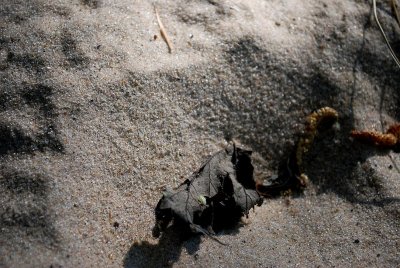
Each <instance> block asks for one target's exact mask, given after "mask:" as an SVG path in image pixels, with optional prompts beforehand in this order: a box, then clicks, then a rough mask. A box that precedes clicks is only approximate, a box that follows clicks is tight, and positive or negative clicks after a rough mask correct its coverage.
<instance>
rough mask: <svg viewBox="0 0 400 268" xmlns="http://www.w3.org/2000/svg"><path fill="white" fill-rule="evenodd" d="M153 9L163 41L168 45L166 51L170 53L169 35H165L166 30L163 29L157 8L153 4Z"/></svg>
mask: <svg viewBox="0 0 400 268" xmlns="http://www.w3.org/2000/svg"><path fill="white" fill-rule="evenodd" d="M154 11H155V12H156V17H157V22H158V26H159V27H160V33H161V36H162V38H163V39H164V41H165V42H166V43H167V46H168V52H169V53H172V43H171V41H170V40H169V37H168V35H167V32H166V31H165V28H164V25H163V24H162V22H161V19H160V16H159V15H158V11H157V8H156V7H155V6H154Z"/></svg>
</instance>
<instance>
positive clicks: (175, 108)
mask: <svg viewBox="0 0 400 268" xmlns="http://www.w3.org/2000/svg"><path fill="white" fill-rule="evenodd" d="M154 3H155V4H156V5H157V8H158V12H159V14H160V19H161V20H162V22H163V24H164V26H165V29H166V31H167V32H168V34H169V37H170V39H171V41H172V43H173V45H174V50H173V53H171V54H170V53H168V48H167V46H166V44H165V42H164V41H163V39H162V38H161V35H160V32H159V26H158V24H157V19H156V16H155V13H154V7H153V2H151V1H135V0H131V1H126V0H121V1H111V0H80V1H78V0H73V1H60V0H56V1H42V0H24V1H22V0H3V1H2V4H1V5H0V79H1V82H0V204H1V206H0V267H96V266H98V267H151V266H154V267H157V266H170V265H173V266H176V267H188V266H191V267H193V266H197V267H208V266H209V267H270V266H279V267H286V266H295V265H299V266H300V267H304V266H318V265H321V266H339V267H346V266H379V267H389V266H391V267H394V266H399V265H400V253H399V248H400V170H399V167H400V155H399V153H397V152H394V151H391V150H379V149H375V148H372V147H370V146H366V145H363V144H360V143H357V142H353V141H352V140H351V139H350V138H349V133H350V131H351V130H352V129H372V130H377V131H381V130H386V129H387V127H388V126H389V125H390V124H392V123H394V122H396V121H399V120H400V109H399V107H400V106H399V105H400V91H399V90H400V88H399V85H400V70H399V69H397V68H396V65H395V64H394V62H393V60H392V58H391V57H390V55H389V53H388V51H387V48H386V45H385V43H384V42H383V40H382V37H381V35H380V33H379V31H378V29H377V27H376V24H375V22H374V20H373V17H372V10H371V3H369V2H368V1H328V0H319V1H300V0H288V1H273V0H272V1H261V0H255V1H244V0H243V1H240V0H237V1H236V0H235V1H224V0H221V1H213V0H208V1H207V0H191V1H180V0H177V1H158V2H154ZM378 14H379V16H380V19H381V21H382V24H383V25H384V28H385V30H386V31H387V34H388V37H389V39H390V42H391V43H392V44H394V48H395V51H396V52H397V53H398V54H400V50H399V47H400V46H399V40H400V39H399V38H400V29H399V27H398V25H397V24H396V21H395V20H394V18H393V16H392V12H391V10H390V7H389V6H388V5H387V4H386V2H385V4H379V3H378ZM323 106H330V107H333V108H335V109H336V110H337V111H338V112H339V115H340V118H339V123H340V129H336V130H328V131H325V132H323V133H320V135H319V136H318V137H317V139H316V140H315V142H314V146H313V147H312V149H311V150H310V152H309V153H308V154H307V155H306V157H305V171H306V173H307V174H308V176H309V178H310V184H309V186H308V187H307V189H306V190H305V192H304V194H303V195H300V196H298V197H282V198H277V199H270V200H268V199H267V200H265V201H264V204H263V205H262V206H261V207H256V209H255V210H254V211H252V212H251V213H250V216H249V218H248V219H243V222H242V223H240V224H239V225H238V226H237V227H235V228H233V229H230V230H226V231H224V232H221V233H219V234H218V235H217V237H218V239H219V240H221V241H222V242H224V243H227V244H228V245H227V246H222V245H220V244H219V243H216V242H215V241H214V240H212V239H210V238H208V237H205V236H194V237H190V238H189V239H183V238H181V237H180V235H179V230H174V229H173V228H171V229H169V230H168V232H167V233H166V234H165V235H164V236H163V237H162V238H161V239H160V240H158V239H155V238H153V237H152V228H153V226H154V221H155V220H154V213H153V211H154V208H155V206H156V204H157V201H158V200H159V198H160V197H161V194H162V190H163V189H164V187H165V186H171V187H176V186H178V185H179V184H180V183H181V182H182V181H183V180H184V178H186V177H188V176H189V175H190V174H191V173H192V172H193V171H195V170H196V169H197V168H198V167H200V165H201V163H202V162H203V161H204V159H206V158H207V157H208V156H210V155H211V154H214V153H215V152H216V151H218V150H220V149H221V148H224V147H225V146H226V145H227V144H228V141H230V140H232V139H236V140H238V141H240V142H241V143H242V144H243V145H244V146H246V147H248V148H251V149H252V150H253V151H254V155H255V157H256V158H257V159H258V162H259V163H261V164H260V165H259V166H258V167H257V176H259V177H261V178H262V177H263V176H264V177H266V176H269V175H271V174H274V173H276V172H277V169H278V166H279V164H280V163H282V161H285V159H287V157H288V155H289V154H290V153H291V151H292V150H293V148H294V145H295V143H296V141H297V139H298V137H299V134H300V133H301V131H302V129H303V126H304V118H305V116H306V115H308V114H309V113H310V112H311V111H313V110H316V109H318V108H320V107H323Z"/></svg>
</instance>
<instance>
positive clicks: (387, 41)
mask: <svg viewBox="0 0 400 268" xmlns="http://www.w3.org/2000/svg"><path fill="white" fill-rule="evenodd" d="M372 4H373V9H374V17H375V21H376V24H378V27H379V30H380V31H381V33H382V36H383V38H384V39H385V42H386V45H387V46H388V48H389V52H390V55H391V56H392V58H393V59H394V61H395V62H396V64H397V66H398V67H399V68H400V61H399V59H398V58H397V57H396V54H395V53H394V51H393V49H392V47H391V46H390V43H389V40H388V39H387V37H386V34H385V32H384V31H383V28H382V26H381V24H380V22H379V19H378V14H377V13H376V0H372Z"/></svg>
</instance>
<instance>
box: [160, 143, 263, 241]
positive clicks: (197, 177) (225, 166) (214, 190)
mask: <svg viewBox="0 0 400 268" xmlns="http://www.w3.org/2000/svg"><path fill="white" fill-rule="evenodd" d="M250 156H251V151H247V150H243V149H241V148H238V147H236V146H235V144H233V145H231V146H229V147H227V148H226V149H224V150H221V151H219V152H217V153H216V154H214V155H213V156H211V157H210V158H209V159H208V160H207V161H206V162H205V164H203V165H202V166H201V167H200V169H199V170H197V171H196V172H195V173H193V174H192V175H191V176H190V178H188V179H187V180H185V181H184V182H183V183H182V184H181V185H180V186H179V187H178V188H177V189H176V190H173V191H171V190H167V191H165V192H164V194H163V197H162V198H161V199H160V201H159V202H158V204H157V207H156V209H155V214H156V226H155V228H154V230H153V231H154V232H153V235H154V236H156V237H158V236H159V235H160V232H162V231H163V230H165V229H166V228H167V227H168V225H169V224H170V223H172V222H174V223H176V222H180V223H184V224H185V225H187V226H189V228H190V230H191V231H192V232H195V233H203V234H206V235H212V234H214V230H215V231H218V230H220V229H222V228H224V227H225V226H226V224H230V225H232V223H235V222H237V221H238V220H239V219H240V217H241V216H243V215H246V216H247V215H248V213H249V210H250V209H251V208H253V207H254V206H255V205H261V204H262V202H263V199H262V197H261V196H260V195H259V194H258V193H257V191H256V185H255V181H254V178H253V171H254V168H253V165H252V163H251V158H250Z"/></svg>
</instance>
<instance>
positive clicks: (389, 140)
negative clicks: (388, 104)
mask: <svg viewBox="0 0 400 268" xmlns="http://www.w3.org/2000/svg"><path fill="white" fill-rule="evenodd" d="M351 136H352V137H353V138H354V139H357V140H359V141H361V142H365V143H369V144H372V145H375V146H379V147H386V148H391V147H394V146H396V145H397V144H399V143H400V124H394V125H392V126H390V127H389V129H388V130H387V131H386V133H380V132H377V131H356V130H353V131H352V132H351Z"/></svg>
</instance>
